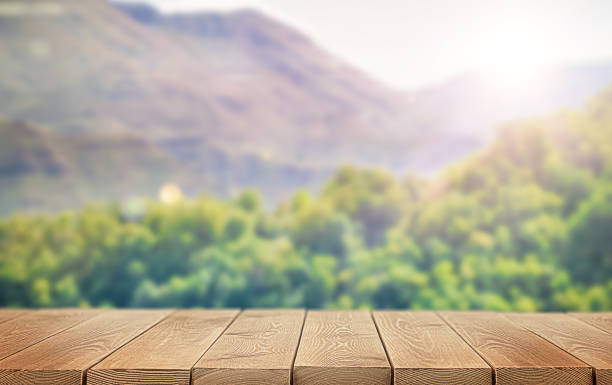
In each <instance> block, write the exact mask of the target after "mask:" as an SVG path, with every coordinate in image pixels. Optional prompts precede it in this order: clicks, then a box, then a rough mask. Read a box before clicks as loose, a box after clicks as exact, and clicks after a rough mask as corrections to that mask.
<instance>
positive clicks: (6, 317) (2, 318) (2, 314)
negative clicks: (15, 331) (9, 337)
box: [0, 309, 32, 323]
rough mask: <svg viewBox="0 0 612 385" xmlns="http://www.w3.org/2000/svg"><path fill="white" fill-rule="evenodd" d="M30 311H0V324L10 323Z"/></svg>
mask: <svg viewBox="0 0 612 385" xmlns="http://www.w3.org/2000/svg"><path fill="white" fill-rule="evenodd" d="M31 311H32V310H22V309H0V323H3V322H6V321H10V320H12V319H14V318H17V317H19V316H22V315H24V314H26V313H27V312H31Z"/></svg>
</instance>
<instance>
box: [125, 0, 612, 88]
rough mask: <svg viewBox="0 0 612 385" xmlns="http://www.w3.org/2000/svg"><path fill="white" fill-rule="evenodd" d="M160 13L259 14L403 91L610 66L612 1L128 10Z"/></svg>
mask: <svg viewBox="0 0 612 385" xmlns="http://www.w3.org/2000/svg"><path fill="white" fill-rule="evenodd" d="M129 1H136V2H148V3H150V4H153V5H154V6H156V7H157V8H159V9H160V10H162V11H164V12H176V11H186V10H189V11H192V10H227V11H230V10H235V9H240V8H255V9H258V10H260V11H262V12H264V13H266V14H268V15H269V16H271V17H274V18H277V19H279V20H281V21H283V22H285V23H287V24H289V25H292V26H294V27H296V28H297V29H299V30H300V31H302V32H303V33H305V34H307V35H308V36H309V37H310V38H311V39H312V40H314V41H315V42H316V43H317V44H319V45H320V46H322V47H323V48H324V49H326V50H327V51H330V52H331V53H332V54H334V55H336V56H338V57H339V58H341V59H343V60H345V61H346V62H348V63H350V64H352V65H354V66H356V67H357V68H359V69H361V70H363V71H365V72H366V73H368V74H369V75H371V76H372V77H374V78H376V79H378V80H381V81H383V82H385V83H386V84H387V85H389V86H391V87H394V88H398V89H414V88H418V87H421V86H424V85H429V84H432V83H439V82H443V81H445V80H447V79H449V78H452V77H453V76H456V75H458V74H460V73H462V72H465V71H469V70H482V71H486V72H490V73H492V74H495V75H496V76H499V77H502V78H507V79H512V80H519V79H520V78H525V77H527V76H531V75H532V74H534V73H537V72H538V71H540V70H543V69H545V68H549V67H554V66H558V65H568V64H582V63H592V62H601V61H608V60H609V61H612V43H611V41H612V22H610V20H612V1H611V0H512V1H510V0H460V1H459V0H363V1H361V0H129Z"/></svg>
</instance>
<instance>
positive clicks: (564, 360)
mask: <svg viewBox="0 0 612 385" xmlns="http://www.w3.org/2000/svg"><path fill="white" fill-rule="evenodd" d="M441 315H442V317H443V318H444V319H445V320H446V321H448V323H449V324H450V325H451V326H452V327H453V328H454V329H455V331H457V332H458V333H459V335H461V336H462V337H463V338H464V339H465V340H466V341H467V342H468V343H469V344H470V345H471V346H472V347H473V348H474V349H476V351H477V352H478V353H480V355H481V356H482V357H483V358H484V359H485V360H486V361H487V362H488V363H489V364H490V365H491V366H492V367H493V368H494V369H495V380H496V384H585V385H587V384H589V385H590V384H592V383H593V377H592V370H591V368H590V367H589V366H588V365H586V364H585V363H583V362H581V361H579V360H578V359H576V358H574V357H573V356H571V355H570V354H568V353H567V352H565V351H563V350H562V349H560V348H558V347H557V346H555V345H553V344H552V343H550V342H549V341H547V340H545V339H543V338H542V337H539V336H538V335H536V334H535V333H533V332H531V331H529V330H526V329H524V328H522V327H520V326H518V325H516V324H515V323H513V322H512V321H510V320H509V319H507V318H506V317H504V316H503V315H501V314H498V313H487V312H442V313H441Z"/></svg>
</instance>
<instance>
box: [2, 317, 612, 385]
mask: <svg viewBox="0 0 612 385" xmlns="http://www.w3.org/2000/svg"><path fill="white" fill-rule="evenodd" d="M609 315H610V313H588V314H586V313H572V314H503V313H490V312H488V313H487V312H440V313H435V312H410V311H380V312H374V313H370V312H368V311H311V312H308V313H306V312H305V311H303V310H247V311H244V312H239V311H237V310H179V311H174V310H78V309H66V310H59V309H51V310H27V311H20V310H12V309H9V310H2V309H0V320H4V321H2V322H0V385H2V384H10V385H22V384H24V385H25V384H28V385H31V384H42V385H49V384H62V385H77V384H84V383H85V382H87V383H89V384H94V385H109V384H126V385H129V384H140V385H147V384H149V385H150V384H160V385H162V384H177V385H187V384H198V385H204V384H213V385H214V384H232V385H242V384H291V383H293V384H295V385H307V384H308V385H310V384H334V385H336V384H337V385H343V384H357V385H360V384H364V385H365V384H368V385H370V384H374V385H377V384H380V385H383V384H384V385H391V384H392V383H395V384H491V383H493V382H494V383H496V384H502V385H503V384H610V385H612V333H610V332H608V331H606V330H607V329H609V326H608V325H609V321H610V319H609ZM2 357H4V358H2Z"/></svg>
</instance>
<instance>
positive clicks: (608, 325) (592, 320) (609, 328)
mask: <svg viewBox="0 0 612 385" xmlns="http://www.w3.org/2000/svg"><path fill="white" fill-rule="evenodd" d="M569 315H570V316H572V317H574V318H578V319H579V320H581V321H583V322H586V323H588V324H589V325H592V326H595V327H596V328H599V329H601V330H603V331H605V332H608V333H611V334H612V312H609V313H569Z"/></svg>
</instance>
